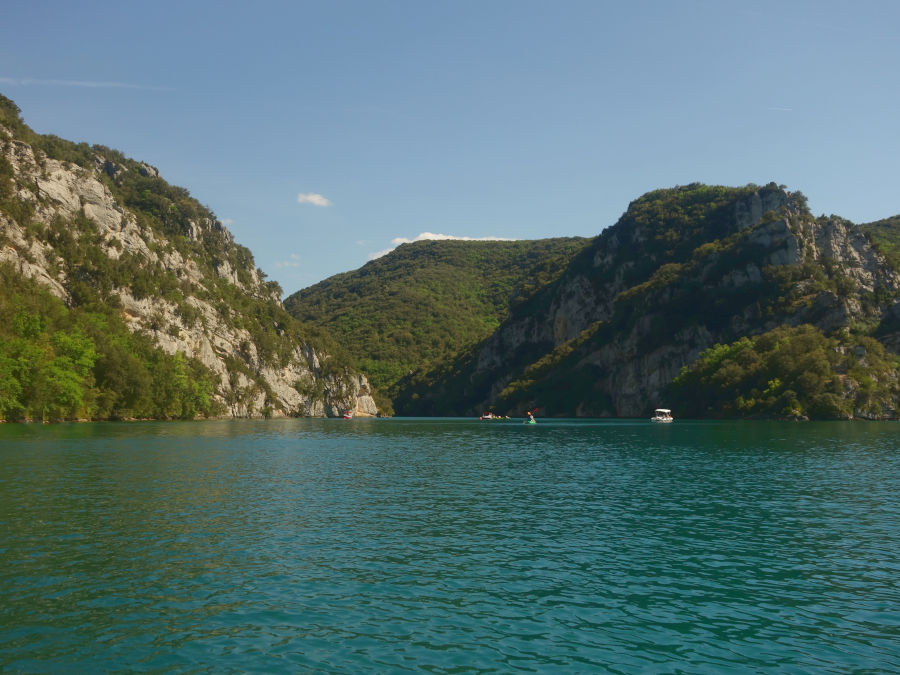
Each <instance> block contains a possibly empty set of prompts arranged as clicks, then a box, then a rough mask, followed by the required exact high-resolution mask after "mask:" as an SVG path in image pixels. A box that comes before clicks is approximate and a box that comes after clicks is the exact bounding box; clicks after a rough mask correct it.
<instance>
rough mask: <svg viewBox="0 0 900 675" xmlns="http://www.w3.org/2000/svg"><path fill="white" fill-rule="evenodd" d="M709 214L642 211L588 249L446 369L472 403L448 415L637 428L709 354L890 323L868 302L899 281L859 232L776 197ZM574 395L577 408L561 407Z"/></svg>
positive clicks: (762, 194)
mask: <svg viewBox="0 0 900 675" xmlns="http://www.w3.org/2000/svg"><path fill="white" fill-rule="evenodd" d="M688 187H689V188H690V187H691V186H688ZM676 191H677V190H676ZM639 201H640V200H639ZM710 201H711V204H710V205H708V206H704V207H703V208H705V209H707V210H706V211H704V210H702V209H700V208H697V209H696V213H695V214H694V215H693V216H692V217H691V218H684V219H682V220H677V221H675V222H674V224H673V222H671V221H666V222H664V219H665V218H670V219H671V218H672V216H671V215H668V214H669V213H670V212H669V211H666V210H665V209H663V208H660V207H657V206H655V205H654V204H652V203H650V202H652V199H651V198H647V199H646V200H645V202H643V203H642V204H639V205H638V206H641V207H646V208H644V210H641V209H640V208H635V209H634V212H632V210H631V209H630V210H629V212H627V213H626V214H625V215H624V216H623V217H622V219H621V220H620V221H619V223H617V224H616V225H615V226H613V227H610V228H608V229H607V230H606V231H604V232H603V233H602V234H601V235H600V236H598V237H597V238H596V240H595V241H594V243H593V244H592V246H591V247H589V248H588V249H587V250H586V251H584V252H583V254H582V255H581V256H579V257H578V258H576V259H575V260H574V261H573V262H572V264H571V265H570V266H569V269H568V270H567V271H566V272H565V273H564V274H563V275H562V276H561V277H560V279H559V281H558V282H557V283H556V284H554V285H552V286H550V287H548V288H547V289H545V290H544V291H543V292H542V294H541V295H540V296H539V297H537V298H536V299H535V300H534V301H533V302H532V303H530V305H531V306H529V307H522V308H518V309H517V310H516V311H514V313H513V314H512V316H511V317H510V318H509V319H508V320H507V321H506V322H505V323H504V324H503V325H502V326H501V327H500V328H499V329H498V330H497V331H496V333H495V334H494V335H492V336H491V337H490V338H488V339H487V340H485V341H484V342H483V343H482V344H481V345H480V347H479V348H478V349H477V350H476V351H475V353H474V355H473V356H472V357H471V359H470V360H469V361H468V363H467V364H465V365H461V366H459V367H458V369H459V370H461V371H462V372H463V373H464V376H463V377H461V378H460V380H459V381H461V382H465V387H468V390H469V391H470V392H472V393H471V394H470V397H469V398H464V399H463V400H464V403H465V406H466V407H465V409H464V410H460V412H461V413H463V414H477V412H478V411H479V410H484V409H488V407H489V406H492V405H494V404H497V409H498V411H500V410H503V409H504V406H507V405H510V403H507V402H509V401H515V405H516V406H518V407H519V409H520V410H521V407H522V405H525V407H529V406H530V407H533V406H540V405H544V406H546V407H547V408H546V412H545V414H557V415H563V416H569V415H578V416H616V417H634V416H642V415H644V414H646V413H647V411H648V409H649V410H652V409H653V407H654V406H655V405H659V404H663V403H665V402H663V401H660V396H661V393H662V392H663V391H664V390H665V388H666V387H667V386H668V385H669V384H670V383H671V382H672V380H673V379H674V378H675V377H676V376H677V375H678V374H679V372H680V371H681V369H682V367H683V366H686V365H689V364H691V363H693V362H694V361H695V360H696V359H697V357H698V356H699V355H700V354H701V352H703V351H704V350H706V349H708V348H710V347H712V346H713V345H715V344H716V343H722V344H725V343H728V342H731V341H734V340H736V339H738V338H740V337H742V336H747V335H754V334H760V333H763V332H765V331H767V330H771V329H773V328H774V327H776V326H778V325H788V326H791V325H793V326H798V325H801V324H807V323H808V324H812V325H814V326H816V327H817V328H818V329H820V330H821V331H823V332H824V333H833V332H835V331H838V330H840V329H849V328H850V327H851V326H852V325H853V324H854V322H861V323H868V324H871V325H875V324H878V323H879V322H881V321H883V320H885V319H886V318H889V317H887V315H888V314H890V310H889V309H885V308H884V307H881V306H879V305H878V304H877V303H873V302H871V298H872V297H873V296H874V294H875V293H876V292H881V293H882V294H886V295H888V296H896V295H897V294H898V293H900V277H898V275H897V274H896V273H895V272H894V271H893V270H892V268H891V267H890V266H889V265H886V264H885V260H884V259H883V257H882V256H880V255H879V254H878V253H877V252H876V250H875V249H874V247H873V246H872V244H871V242H870V241H869V239H868V238H867V237H866V236H865V235H864V234H863V233H862V232H860V231H859V228H857V227H855V226H853V225H852V224H851V223H849V222H847V221H844V220H842V219H840V218H836V217H832V218H825V217H822V218H818V219H816V218H813V217H812V216H811V215H810V214H809V213H808V210H807V209H806V206H805V199H804V198H803V197H802V195H799V196H798V195H797V194H796V193H791V192H788V191H787V190H785V189H784V188H781V187H778V186H776V185H774V184H770V185H768V186H766V187H764V188H748V189H744V190H743V191H742V192H739V193H738V196H737V197H736V198H735V197H730V198H729V197H727V196H726V197H725V198H718V197H717V198H716V199H713V198H710ZM648 203H650V205H649V206H647V204H648ZM696 206H697V205H696V204H695V203H688V204H687V205H684V204H679V205H678V207H677V208H676V209H673V210H672V212H673V213H676V214H678V213H679V211H678V209H682V208H683V209H684V210H687V208H689V207H690V208H694V207H696ZM654 209H655V210H654ZM648 213H649V214H650V215H649V216H648V215H647V214H648ZM657 213H658V214H660V215H658V216H654V214H657ZM676 218H677V215H676ZM679 228H680V229H679ZM675 232H677V233H678V235H677V236H673V234H674V233H675ZM669 240H670V241H669ZM778 284H781V286H780V288H781V289H782V290H780V291H776V290H774V289H776V287H778ZM534 308H546V309H542V310H536V309H534ZM898 315H900V314H898ZM884 342H885V343H886V344H887V343H888V342H889V340H885V341H884ZM561 364H563V365H561ZM576 382H578V384H579V387H580V390H581V391H584V392H588V394H587V395H585V396H584V397H583V398H582V399H580V400H577V401H567V400H566V396H567V392H568V391H570V390H571V389H572V388H573V385H574V383H576ZM542 383H543V384H542ZM529 392H543V398H541V396H540V395H539V394H538V393H532V394H529ZM439 395H441V396H443V397H444V399H445V400H446V399H448V398H452V396H451V395H448V394H447V392H441V393H440V394H439ZM427 396H428V393H427V392H426V393H422V392H419V397H420V399H425V400H427ZM523 397H524V398H523ZM509 410H510V412H512V413H514V412H515V408H510V409H509Z"/></svg>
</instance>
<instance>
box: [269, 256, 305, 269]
mask: <svg viewBox="0 0 900 675" xmlns="http://www.w3.org/2000/svg"><path fill="white" fill-rule="evenodd" d="M285 267H300V256H299V255H297V254H296V253H291V257H290V260H277V261H275V268H276V269H279V270H280V269H284V268H285Z"/></svg>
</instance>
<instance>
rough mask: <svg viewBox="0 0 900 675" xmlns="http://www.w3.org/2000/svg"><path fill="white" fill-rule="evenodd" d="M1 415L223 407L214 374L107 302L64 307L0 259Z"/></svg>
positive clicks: (192, 413) (167, 414)
mask: <svg viewBox="0 0 900 675" xmlns="http://www.w3.org/2000/svg"><path fill="white" fill-rule="evenodd" d="M0 283H2V287H3V289H4V292H3V294H0V419H3V420H8V421H17V420H22V419H27V420H38V421H57V420H66V419H126V418H153V419H171V418H180V419H192V418H194V417H197V416H207V417H208V416H213V415H218V414H220V413H221V412H223V411H222V409H221V407H220V406H219V405H218V404H216V402H215V399H214V398H213V394H214V393H215V390H216V384H217V383H216V378H215V376H214V375H213V374H212V373H210V372H209V371H208V370H207V369H206V368H205V367H204V366H203V365H201V364H200V363H199V362H198V361H196V360H193V359H187V358H185V357H184V356H183V355H182V354H175V355H169V354H166V353H165V352H163V351H161V350H160V349H158V348H157V347H155V346H154V345H153V343H152V341H151V339H150V338H149V337H148V336H146V335H144V334H141V333H131V332H129V331H128V329H127V327H126V326H125V324H124V322H123V321H122V320H121V319H120V318H119V317H118V316H117V314H116V313H115V311H114V310H113V309H111V308H110V309H104V308H103V305H97V306H93V307H90V308H73V309H69V308H67V307H66V306H65V305H64V304H63V303H62V301H61V300H59V298H56V297H55V296H53V295H51V294H50V293H49V292H48V291H47V290H46V289H45V288H44V287H43V286H41V285H40V284H38V283H37V282H35V281H32V280H29V279H25V278H23V277H22V276H21V275H20V274H18V273H17V272H16V270H15V269H13V268H12V267H11V266H10V265H8V264H3V265H0Z"/></svg>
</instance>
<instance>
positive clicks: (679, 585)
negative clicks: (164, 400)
mask: <svg viewBox="0 0 900 675" xmlns="http://www.w3.org/2000/svg"><path fill="white" fill-rule="evenodd" d="M898 439H900V425H898V424H896V423H833V424H828V423H822V424H817V423H815V424H814V423H810V424H791V423H773V424H768V423H743V424H733V423H692V422H676V423H675V424H673V425H652V424H650V423H649V422H645V421H642V420H640V421H551V420H539V423H538V424H537V425H533V426H529V425H523V424H521V422H519V421H513V422H498V421H492V422H478V421H477V420H446V419H444V420H441V419H437V420H404V419H394V420H353V421H344V420H280V421H267V422H253V421H237V422H228V421H217V422H197V423H159V424H157V423H134V424H92V425H88V424H83V425H59V426H40V425H27V426H23V425H4V426H0V591H2V595H0V670H2V671H3V672H11V673H16V672H26V673H32V672H39V673H71V672H86V673H87V672H90V673H95V672H109V671H123V672H124V671H127V672H147V673H163V672H165V673H170V672H175V673H203V672H215V673H228V672H240V673H250V672H258V673H280V672H283V673H298V672H333V673H362V672H422V671H425V672H432V673H451V672H466V673H477V672H502V673H506V672H538V673H558V672H611V673H850V672H861V673H862V672H867V673H887V672H900V581H898V580H900V443H898Z"/></svg>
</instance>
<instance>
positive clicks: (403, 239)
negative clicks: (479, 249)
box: [369, 232, 515, 260]
mask: <svg viewBox="0 0 900 675" xmlns="http://www.w3.org/2000/svg"><path fill="white" fill-rule="evenodd" d="M426 239H430V240H439V241H443V240H446V239H454V240H456V241H515V240H514V239H511V238H509V237H457V236H455V235H452V234H435V233H434V232H422V234H420V235H418V236H417V237H415V238H414V239H407V238H406V237H396V238H395V239H391V244H393V246H391V247H390V248H386V249H384V250H383V251H377V252H375V253H370V254H369V260H375V259H376V258H380V257H381V256H384V255H387V254H388V253H390V252H391V251H393V250H394V249H395V248H397V247H398V246H399V245H400V244H411V243H413V242H414V241H425V240H426Z"/></svg>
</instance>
